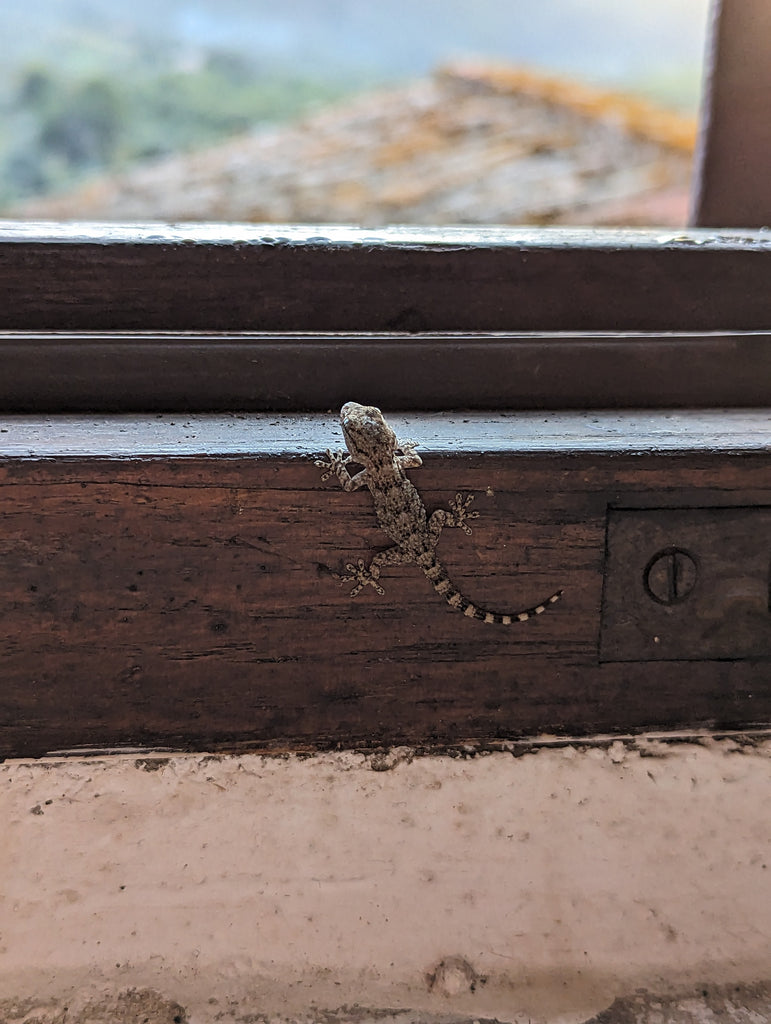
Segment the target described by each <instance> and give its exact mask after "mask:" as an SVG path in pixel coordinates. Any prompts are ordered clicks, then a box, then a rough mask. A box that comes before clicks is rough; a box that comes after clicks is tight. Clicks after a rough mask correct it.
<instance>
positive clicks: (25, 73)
mask: <svg viewBox="0 0 771 1024" xmlns="http://www.w3.org/2000/svg"><path fill="white" fill-rule="evenodd" d="M155 56H156V59H155V60H153V61H152V62H151V61H150V60H148V59H147V54H140V55H138V57H137V59H136V61H135V63H134V64H133V66H132V67H131V68H130V69H129V70H128V71H127V70H126V69H125V68H116V69H115V70H114V71H113V70H110V71H108V70H102V71H101V72H99V73H93V72H92V73H91V74H88V75H85V76H81V75H78V74H77V73H73V72H72V71H70V70H67V69H65V68H61V67H59V68H57V67H48V66H41V65H37V64H32V65H29V66H27V67H25V68H24V69H23V70H22V72H21V73H20V74H19V75H18V77H17V81H16V83H15V88H14V91H13V95H12V96H10V97H7V98H5V100H4V101H3V98H2V97H0V104H2V106H3V107H4V108H5V110H4V112H5V115H6V116H5V118H4V120H5V123H6V129H5V132H4V134H3V135H0V202H2V203H5V204H7V203H10V202H13V201H14V200H16V199H20V198H23V197H24V196H29V195H34V194H40V193H44V192H49V191H52V190H56V189H60V188H65V187H68V186H70V185H72V184H74V183H76V182H77V181H78V180H80V179H82V178H83V177H85V176H87V175H89V174H93V173H94V172H98V171H105V170H112V171H114V170H118V169H120V168H122V167H125V166H127V165H128V164H130V163H132V162H135V161H137V160H142V159H152V158H157V157H161V156H163V155H165V154H169V153H173V152H178V151H180V150H190V149H193V148H196V147H200V146H205V145H208V144H211V143H214V142H216V141H217V140H220V139H223V138H226V137H228V136H232V135H235V134H238V133H241V132H246V131H249V130H250V129H251V128H252V127H253V126H255V125H257V124H259V123H261V122H266V121H270V122H273V121H282V120H286V119H289V118H292V117H296V116H298V115H299V114H300V113H302V112H303V111H305V110H307V109H308V108H309V107H310V106H313V105H314V104H318V103H323V102H328V101H330V100H333V99H335V98H337V97H338V96H340V95H342V94H343V92H345V91H346V90H345V86H344V84H343V83H341V82H338V83H330V82H319V81H316V80H314V79H311V78H305V77H302V76H298V75H287V74H280V73H275V72H270V71H265V72H260V71H258V70H257V69H256V68H255V67H254V66H253V64H252V63H251V62H250V61H249V60H248V59H246V58H244V57H243V56H241V55H240V54H236V53H231V52H229V51H223V50H212V51H210V52H207V53H203V54H201V55H198V56H197V58H196V59H195V60H194V61H193V60H191V61H188V66H182V67H179V66H177V67H174V66H171V67H169V62H168V55H167V59H166V60H165V61H158V60H157V55H155ZM190 65H191V66H190Z"/></svg>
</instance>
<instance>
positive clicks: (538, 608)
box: [417, 552, 562, 626]
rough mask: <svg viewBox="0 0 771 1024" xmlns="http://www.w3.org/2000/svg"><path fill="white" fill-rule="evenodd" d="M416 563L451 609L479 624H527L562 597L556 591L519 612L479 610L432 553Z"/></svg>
mask: <svg viewBox="0 0 771 1024" xmlns="http://www.w3.org/2000/svg"><path fill="white" fill-rule="evenodd" d="M417 562H418V565H419V566H420V568H421V569H422V570H423V572H424V573H425V576H426V579H427V580H428V581H429V583H430V584H431V586H432V587H433V588H434V590H435V591H436V592H437V594H439V596H440V597H443V598H444V600H445V601H446V602H447V604H448V605H449V606H450V607H451V608H455V609H456V610H457V611H459V612H463V614H464V615H465V616H466V618H468V619H478V620H479V621H480V622H491V623H494V624H495V625H498V626H511V625H513V624H514V623H515V622H527V620H528V619H534V618H535V617H536V615H541V614H542V613H543V612H545V611H546V610H547V608H549V607H550V606H551V605H553V604H556V603H557V601H559V599H560V598H561V597H562V591H561V590H558V591H557V592H556V593H554V594H552V595H551V597H547V598H546V600H545V601H542V602H541V604H536V605H533V607H532V608H524V609H523V610H522V611H519V612H508V613H504V612H491V611H488V610H487V609H486V608H480V607H479V605H476V604H474V602H473V601H469V599H468V598H467V597H464V596H463V594H461V592H460V591H459V590H458V588H457V587H456V586H455V584H454V583H453V582H452V580H451V579H450V577H449V576H448V575H447V571H446V570H445V568H444V566H443V565H442V563H441V562H440V561H439V560H438V559H437V558H436V557H435V555H434V554H433V552H431V553H430V554H427V555H424V556H422V557H421V558H418V560H417Z"/></svg>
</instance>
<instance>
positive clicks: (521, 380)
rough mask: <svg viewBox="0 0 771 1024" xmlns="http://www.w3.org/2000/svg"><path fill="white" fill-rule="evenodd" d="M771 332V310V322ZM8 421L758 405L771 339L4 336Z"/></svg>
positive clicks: (1, 402)
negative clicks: (33, 414)
mask: <svg viewBox="0 0 771 1024" xmlns="http://www.w3.org/2000/svg"><path fill="white" fill-rule="evenodd" d="M769 318H770V322H771V312H770V313H769ZM0 358H1V359H2V363H3V368H4V373H3V374H2V376H0V409H3V410H5V411H7V412H28V411H38V412H75V411H86V410H95V409H98V410H100V411H105V412H109V411H127V410H135V411H150V410H159V411H175V410H176V411H183V412H192V411H215V410H232V409H243V410H276V411H292V410H297V409H315V410H324V409H329V408H339V407H340V406H341V405H342V404H343V402H345V401H347V399H348V398H349V397H350V395H352V394H360V395H367V396H369V399H370V401H372V402H374V403H376V404H380V405H382V406H384V407H386V406H387V407H388V408H392V409H410V408H412V409H423V410H431V409H449V408H468V409H496V408H499V409H554V408H558V409H595V408H596V409H607V408H616V409H620V408H629V407H631V408H646V407H647V408H650V407H656V408H667V407H669V408H677V407H678V406H681V407H697V406H698V407H710V406H712V407H714V406H731V407H738V406H755V405H763V404H767V403H768V402H769V401H771V334H769V333H768V332H766V331H749V332H741V331H733V332H727V331H714V332H708V333H703V334H698V333H689V332H679V333H677V332H671V331H669V332H667V333H663V334H645V333H642V334H641V333H633V332H619V333H608V334H598V333H594V334H593V333H577V332H572V333H565V332H552V333H547V332H544V331H539V332H535V333H532V334H483V333H474V334H457V333H445V334H436V333H433V334H432V333H421V334H417V335H416V334H409V333H404V332H401V333H399V332H393V331H391V332H381V333H364V334H319V333H316V334H297V333H291V334H270V333H267V334H266V333H256V334H255V333H249V332H241V333H230V334H227V333H222V332H219V333H215V334H201V333H182V334H176V335H175V334H169V333H160V334H159V333H155V334H153V333H147V332H134V333H126V332H111V333H96V334H71V333H70V334H68V333H64V332H60V331H59V332H54V333H49V334H46V333H30V332H27V333H24V332H5V333H0Z"/></svg>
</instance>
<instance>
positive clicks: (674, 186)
mask: <svg viewBox="0 0 771 1024" xmlns="http://www.w3.org/2000/svg"><path fill="white" fill-rule="evenodd" d="M707 7H708V0H646V3H644V4H626V3H623V4H622V3H618V0H539V2H538V3H532V2H529V0H527V2H525V0H507V2H505V3H502V2H501V0H389V2H388V3H376V2H374V0H285V2H284V3H283V4H276V3H275V2H274V0H164V2H163V3H158V2H157V0H132V3H131V4H116V3H115V2H114V0H25V2H24V3H20V2H8V3H5V4H3V5H2V6H0V33H1V34H2V38H3V48H4V60H3V62H2V66H1V67H0V103H2V109H3V118H2V129H0V212H2V214H3V215H5V216H17V217H22V218H53V219H92V220H93V219H102V220H122V221H132V220H148V219H160V220H233V221H267V222H274V223H276V222H277V223H282V222H291V221H299V222H319V223H324V222H327V223H329V222H344V223H357V224H364V225H368V226H373V227H374V226H378V225H382V224H389V223H414V224H449V223H452V224H463V223H472V224H473V223H500V224H522V223H527V224H607V225H610V224H670V225H679V224H682V223H684V222H685V217H686V212H687V205H688V191H689V180H690V173H691V159H692V152H693V146H694V139H695V119H696V113H697V107H698V98H699V88H700V78H701V62H702V55H703V50H704V34H705V25H706V20H707Z"/></svg>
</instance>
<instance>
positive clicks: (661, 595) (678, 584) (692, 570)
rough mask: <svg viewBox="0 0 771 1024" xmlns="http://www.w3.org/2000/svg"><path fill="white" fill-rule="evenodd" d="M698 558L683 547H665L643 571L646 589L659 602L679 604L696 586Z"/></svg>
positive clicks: (649, 595)
mask: <svg viewBox="0 0 771 1024" xmlns="http://www.w3.org/2000/svg"><path fill="white" fill-rule="evenodd" d="M697 577H698V570H697V567H696V559H695V558H694V557H693V555H691V554H690V553H689V552H688V551H684V550H683V549H682V548H676V547H671V548H664V549H663V550H662V551H659V552H657V553H656V554H655V555H654V556H653V558H651V560H650V561H649V562H648V564H647V565H646V567H645V572H644V573H643V582H644V584H645V590H646V592H647V594H648V597H650V598H651V599H652V600H653V601H655V602H656V603H657V604H668V605H671V604H679V603H680V602H681V601H685V599H686V598H687V597H688V596H689V594H690V593H691V591H692V590H693V588H694V587H695V586H696V579H697Z"/></svg>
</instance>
